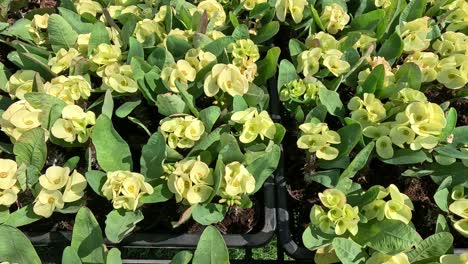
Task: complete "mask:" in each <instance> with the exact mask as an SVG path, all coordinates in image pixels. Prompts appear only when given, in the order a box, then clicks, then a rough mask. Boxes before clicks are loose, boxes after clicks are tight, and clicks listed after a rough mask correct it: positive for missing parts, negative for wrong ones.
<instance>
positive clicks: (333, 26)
mask: <svg viewBox="0 0 468 264" xmlns="http://www.w3.org/2000/svg"><path fill="white" fill-rule="evenodd" d="M320 20H322V23H323V24H324V25H325V27H326V30H327V32H328V33H330V34H336V33H338V31H341V30H343V28H344V26H346V24H348V22H349V20H350V17H349V15H348V13H347V12H346V11H345V10H344V9H343V7H342V6H341V5H339V4H336V3H333V4H331V5H328V6H326V7H325V8H324V9H323V12H322V15H321V16H320Z"/></svg>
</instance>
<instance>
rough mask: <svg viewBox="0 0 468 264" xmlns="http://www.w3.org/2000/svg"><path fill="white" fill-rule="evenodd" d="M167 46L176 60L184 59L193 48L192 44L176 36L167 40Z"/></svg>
mask: <svg viewBox="0 0 468 264" xmlns="http://www.w3.org/2000/svg"><path fill="white" fill-rule="evenodd" d="M166 46H167V49H168V50H169V52H170V53H171V54H172V56H174V57H175V58H182V57H183V56H184V55H185V53H187V51H188V50H189V49H191V48H192V45H191V44H190V43H188V42H187V41H186V40H183V39H181V38H178V37H176V36H169V37H168V38H167V40H166Z"/></svg>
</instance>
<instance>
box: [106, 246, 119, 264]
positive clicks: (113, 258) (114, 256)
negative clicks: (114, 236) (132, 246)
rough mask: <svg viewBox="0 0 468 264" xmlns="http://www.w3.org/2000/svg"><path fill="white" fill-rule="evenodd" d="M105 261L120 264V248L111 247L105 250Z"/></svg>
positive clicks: (109, 263)
mask: <svg viewBox="0 0 468 264" xmlns="http://www.w3.org/2000/svg"><path fill="white" fill-rule="evenodd" d="M106 263H108V264H122V257H121V253H120V250H119V249H117V248H111V250H109V251H108V252H107V256H106Z"/></svg>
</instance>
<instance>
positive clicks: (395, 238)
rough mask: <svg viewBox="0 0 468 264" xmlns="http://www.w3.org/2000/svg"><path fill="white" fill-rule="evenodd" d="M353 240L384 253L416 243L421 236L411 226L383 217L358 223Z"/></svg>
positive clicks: (404, 248) (420, 239)
mask: <svg viewBox="0 0 468 264" xmlns="http://www.w3.org/2000/svg"><path fill="white" fill-rule="evenodd" d="M353 240H354V241H355V242H357V243H359V244H360V245H366V246H369V247H370V248H372V249H375V250H377V251H380V252H382V253H384V254H389V255H393V254H398V253H400V252H402V251H405V250H407V249H409V248H411V247H413V246H415V245H416V244H417V243H419V242H421V241H422V238H421V237H420V236H419V234H418V233H417V232H416V230H414V229H413V228H412V227H411V226H409V225H407V224H405V223H403V222H401V221H398V220H390V219H384V220H383V221H372V222H369V223H366V224H360V225H359V232H358V234H357V235H356V236H355V237H354V238H353Z"/></svg>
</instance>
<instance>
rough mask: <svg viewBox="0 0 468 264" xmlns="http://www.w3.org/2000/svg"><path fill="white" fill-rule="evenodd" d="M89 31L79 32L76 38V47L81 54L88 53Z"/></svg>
mask: <svg viewBox="0 0 468 264" xmlns="http://www.w3.org/2000/svg"><path fill="white" fill-rule="evenodd" d="M90 37H91V33H87V34H79V35H78V38H77V39H76V48H77V50H78V51H79V52H80V53H81V54H82V55H88V44H89V38H90Z"/></svg>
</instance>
